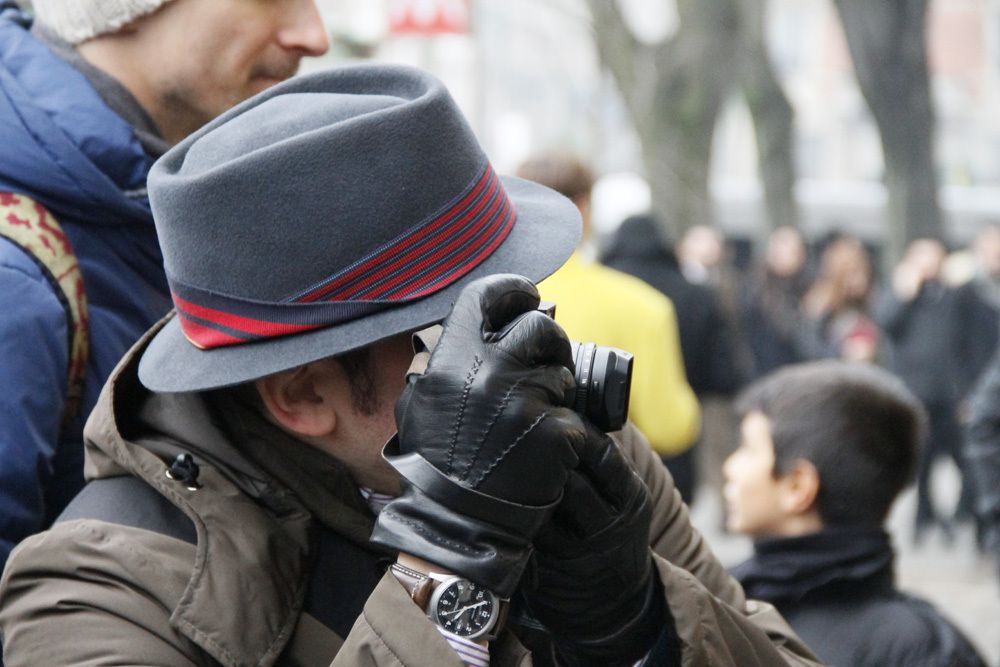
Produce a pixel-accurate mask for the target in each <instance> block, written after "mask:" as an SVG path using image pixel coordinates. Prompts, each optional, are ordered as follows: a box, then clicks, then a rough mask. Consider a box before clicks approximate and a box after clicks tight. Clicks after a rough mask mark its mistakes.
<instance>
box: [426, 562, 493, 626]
mask: <svg viewBox="0 0 1000 667" xmlns="http://www.w3.org/2000/svg"><path fill="white" fill-rule="evenodd" d="M459 583H465V584H468V585H470V586H472V587H473V588H474V589H478V590H481V591H485V593H486V595H487V596H489V600H490V603H491V604H490V608H491V609H492V610H493V612H492V613H491V614H490V618H489V620H488V621H486V624H485V625H484V626H483V627H482V628H481V629H479V630H477V631H475V632H473V633H470V634H462V633H460V632H455V631H454V630H449V629H448V628H446V627H445V625H444V622H443V621H442V619H441V618H440V617H439V616H438V602H440V601H441V597H442V596H443V595H444V594H445V592H446V591H447V590H448V589H449V588H451V587H452V586H454V585H457V584H459ZM427 616H428V617H429V618H430V619H431V620H432V621H434V623H435V624H436V625H438V626H439V627H440V628H442V629H443V630H444V631H445V632H450V633H451V634H453V635H455V636H456V637H462V638H463V639H472V640H475V639H480V638H482V637H487V636H489V635H490V634H491V633H492V632H493V629H494V628H495V627H496V625H497V621H498V620H499V618H500V597H499V596H498V595H497V594H496V593H494V592H493V591H491V590H490V589H488V588H486V587H485V586H481V585H479V584H477V583H476V582H474V581H470V580H469V579H466V578H465V577H458V576H455V577H449V578H448V579H446V580H444V581H442V582H441V583H439V584H438V585H437V586H435V587H434V592H433V593H431V599H430V601H429V602H428V603H427Z"/></svg>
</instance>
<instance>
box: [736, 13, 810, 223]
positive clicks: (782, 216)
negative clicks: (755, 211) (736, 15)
mask: <svg viewBox="0 0 1000 667" xmlns="http://www.w3.org/2000/svg"><path fill="white" fill-rule="evenodd" d="M765 5H766V0H743V31H742V32H743V54H742V56H741V58H742V72H741V78H742V88H743V96H744V98H745V99H746V103H747V106H748V107H749V108H750V115H751V117H752V118H753V124H754V133H755V134H756V136H757V163H758V165H759V171H760V179H761V182H762V183H763V185H764V204H765V207H766V211H767V216H766V217H767V222H768V225H769V226H770V228H772V229H774V228H776V227H783V226H786V225H787V226H792V227H796V226H798V223H799V213H798V207H797V205H796V203H795V168H794V165H793V163H792V106H791V104H789V103H788V98H787V97H786V96H785V91H784V90H783V89H782V87H781V84H780V83H778V79H777V77H776V76H775V73H774V67H773V65H772V64H771V58H770V55H769V54H768V51H767V42H766V40H765V30H764V24H765V21H764V19H765V14H766V6H765Z"/></svg>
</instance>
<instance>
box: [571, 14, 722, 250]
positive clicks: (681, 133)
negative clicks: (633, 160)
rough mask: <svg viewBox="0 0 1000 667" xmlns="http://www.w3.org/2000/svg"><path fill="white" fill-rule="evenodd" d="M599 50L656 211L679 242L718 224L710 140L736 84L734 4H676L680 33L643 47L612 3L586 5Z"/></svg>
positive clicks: (668, 231)
mask: <svg viewBox="0 0 1000 667" xmlns="http://www.w3.org/2000/svg"><path fill="white" fill-rule="evenodd" d="M588 3H589V5H590V9H591V12H592V14H593V17H594V26H595V33H596V38H597V46H598V50H599V52H600V54H601V57H602V59H603V61H604V62H605V63H606V64H607V66H608V68H609V69H610V70H611V72H612V74H613V75H614V76H615V79H616V81H617V82H618V85H619V88H620V89H621V91H622V94H623V95H624V98H625V103H626V106H627V107H628V109H629V112H630V114H631V116H632V119H633V122H634V123H635V126H636V129H637V131H638V133H639V137H640V140H641V142H642V149H643V160H644V163H645V167H646V171H647V177H648V179H649V183H650V189H651V193H652V208H653V212H654V213H656V214H657V215H658V217H659V218H660V220H661V222H662V223H663V224H664V225H665V229H664V231H665V232H666V234H667V235H668V236H676V235H678V234H679V233H681V232H683V231H684V230H685V229H687V228H689V227H691V226H693V225H696V224H712V222H713V215H712V207H711V201H710V198H709V193H708V176H709V167H710V162H711V153H712V136H713V134H714V130H715V124H716V120H717V119H718V116H719V111H720V110H721V108H722V104H723V102H724V100H725V97H726V94H727V92H728V91H729V90H731V88H732V84H733V82H734V79H735V73H734V72H733V67H732V63H733V62H734V55H735V50H736V48H737V42H738V40H737V38H736V36H737V34H738V30H739V11H738V8H737V6H736V2H735V0H712V1H708V0H678V12H679V15H680V22H681V25H680V28H679V29H678V31H677V33H676V35H675V36H674V37H673V38H672V39H670V40H668V41H666V42H664V43H662V44H659V45H656V46H647V45H643V44H641V43H639V42H638V41H637V40H636V39H635V37H634V36H633V35H632V34H631V32H630V31H629V28H628V26H627V25H626V24H625V21H624V18H623V17H622V15H621V13H620V11H619V9H618V7H617V4H616V3H615V2H614V1H613V0H588Z"/></svg>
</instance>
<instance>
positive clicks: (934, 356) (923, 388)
mask: <svg viewBox="0 0 1000 667" xmlns="http://www.w3.org/2000/svg"><path fill="white" fill-rule="evenodd" d="M946 256H947V248H946V247H945V244H944V243H943V242H942V241H941V240H940V239H937V238H917V239H914V240H913V241H911V242H910V243H909V245H908V246H907V248H906V252H905V254H904V255H903V259H902V260H901V261H900V262H899V264H898V265H897V266H896V268H895V270H894V271H893V274H892V282H891V289H890V290H887V292H886V294H885V295H884V298H883V299H882V302H881V303H880V304H878V305H877V308H876V312H875V315H876V321H877V322H878V324H879V326H880V327H881V329H882V331H883V332H884V334H885V337H886V339H887V340H888V341H889V342H890V344H891V346H892V348H891V349H892V351H891V359H892V370H893V371H894V372H895V373H896V374H897V375H899V377H901V378H902V379H903V382H905V383H906V386H907V387H909V389H910V391H912V392H913V393H914V394H916V396H917V398H919V399H920V400H921V401H922V402H923V404H924V408H926V410H927V416H928V425H929V433H928V441H927V446H926V447H925V448H924V450H923V453H922V454H921V457H920V464H919V466H918V470H917V514H916V518H915V528H914V531H915V532H914V538H915V540H917V541H919V540H920V539H921V538H922V537H923V535H924V533H925V532H926V531H927V529H928V528H930V527H932V526H937V527H939V528H940V529H941V530H942V531H944V534H945V536H946V538H948V539H950V538H951V536H952V532H953V531H952V521H953V519H954V518H955V517H953V516H952V515H951V514H950V513H949V514H946V513H945V512H943V511H942V508H940V507H938V506H937V505H936V503H935V501H934V498H933V494H932V487H931V483H930V480H931V472H932V471H933V467H934V462H935V461H936V460H937V459H938V458H939V457H940V456H942V455H947V456H949V457H951V458H952V460H954V462H955V465H956V466H958V469H959V470H960V471H964V470H965V466H964V465H963V463H962V456H961V444H962V433H961V429H960V426H959V421H958V408H959V400H960V398H961V393H962V392H961V385H962V375H963V368H964V364H963V363H962V361H961V357H962V356H963V355H965V354H966V353H967V351H966V350H964V349H963V344H962V341H963V339H964V337H965V336H966V335H967V334H971V332H969V331H968V324H967V321H966V318H967V313H966V312H965V311H964V310H963V308H962V305H961V303H960V302H959V301H958V299H956V295H955V291H954V290H953V289H951V288H949V287H948V286H946V285H945V284H944V282H943V281H942V269H943V267H944V260H945V257H946ZM962 487H963V488H962V493H961V497H960V499H959V503H958V507H957V508H956V509H955V515H956V516H958V517H959V518H961V517H962V516H963V515H965V516H968V515H970V514H971V506H970V503H971V498H970V496H969V490H970V489H969V487H968V485H967V484H965V483H964V482H963V484H962Z"/></svg>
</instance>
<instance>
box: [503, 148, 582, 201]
mask: <svg viewBox="0 0 1000 667" xmlns="http://www.w3.org/2000/svg"><path fill="white" fill-rule="evenodd" d="M517 176H519V177H520V178H526V179H528V180H529V181H534V182H536V183H541V184H542V185H544V186H546V187H549V188H552V189H553V190H555V191H556V192H558V193H559V194H561V195H563V196H564V197H567V198H568V199H572V200H573V201H578V200H579V199H581V198H582V197H586V196H588V195H589V194H590V191H591V189H592V188H593V187H594V174H593V172H591V170H590V168H589V167H587V165H585V164H584V163H583V162H581V161H580V160H579V159H577V158H575V157H573V156H572V155H569V154H567V153H546V154H544V155H536V156H535V157H532V158H529V159H528V160H526V161H525V162H523V163H522V164H521V166H520V167H518V168H517Z"/></svg>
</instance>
